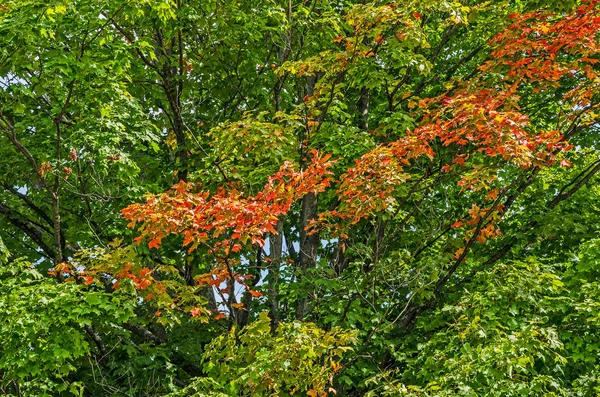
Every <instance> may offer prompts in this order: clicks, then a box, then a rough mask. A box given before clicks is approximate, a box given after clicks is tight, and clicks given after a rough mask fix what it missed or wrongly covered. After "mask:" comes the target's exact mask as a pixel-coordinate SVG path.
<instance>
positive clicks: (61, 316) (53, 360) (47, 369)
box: [0, 260, 134, 396]
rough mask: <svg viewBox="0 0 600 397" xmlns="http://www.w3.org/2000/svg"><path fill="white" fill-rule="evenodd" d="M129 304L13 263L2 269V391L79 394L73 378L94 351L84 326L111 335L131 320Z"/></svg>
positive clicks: (80, 387) (37, 393)
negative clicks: (121, 324)
mask: <svg viewBox="0 0 600 397" xmlns="http://www.w3.org/2000/svg"><path fill="white" fill-rule="evenodd" d="M133 310H134V307H133V305H132V304H131V303H129V302H128V300H126V299H123V298H121V297H119V296H116V295H112V294H107V293H105V292H101V291H86V289H85V288H83V287H82V286H81V285H78V284H76V283H74V282H68V283H59V282H57V281H56V280H54V279H50V278H47V277H44V275H42V274H41V273H40V272H39V271H38V270H37V269H36V268H35V267H34V266H32V265H31V264H30V263H28V262H25V261H22V260H16V261H13V262H11V263H9V264H5V265H2V267H1V268H0V318H2V319H3V320H2V323H1V324H0V340H1V342H0V350H1V351H2V355H1V356H0V374H2V376H1V379H0V380H1V382H2V383H1V385H2V386H1V387H2V390H3V393H7V394H9V393H12V394H14V395H22V393H23V394H25V395H28V396H55V395H57V393H62V392H67V391H70V392H72V393H74V394H76V395H79V394H80V393H81V390H82V387H83V385H82V384H81V383H80V382H78V381H76V380H73V378H72V377H71V375H72V374H73V373H74V372H76V371H77V370H78V369H79V368H80V367H81V365H82V363H83V362H85V361H87V360H88V358H89V357H90V355H91V354H92V351H93V350H94V349H93V348H92V347H91V346H90V342H89V340H88V337H87V335H86V327H88V329H91V328H89V327H91V326H92V325H94V326H97V327H99V328H100V329H102V330H106V331H107V332H110V330H111V328H112V327H113V326H114V325H113V324H120V323H123V322H125V321H127V320H129V319H130V318H132V317H133V315H134V313H133Z"/></svg>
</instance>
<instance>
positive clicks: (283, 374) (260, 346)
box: [173, 312, 356, 397]
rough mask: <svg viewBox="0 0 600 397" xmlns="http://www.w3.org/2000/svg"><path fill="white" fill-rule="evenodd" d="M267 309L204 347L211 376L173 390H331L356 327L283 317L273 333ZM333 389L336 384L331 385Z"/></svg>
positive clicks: (187, 392) (201, 392)
mask: <svg viewBox="0 0 600 397" xmlns="http://www.w3.org/2000/svg"><path fill="white" fill-rule="evenodd" d="M270 323H271V321H270V319H269V317H268V315H267V313H266V312H263V313H261V314H260V315H259V316H258V319H257V320H256V321H254V322H253V323H252V324H251V325H249V326H248V327H246V328H244V329H243V330H241V331H238V330H236V329H232V330H231V331H230V333H229V334H228V335H222V336H220V337H218V338H216V339H215V340H213V341H212V342H211V343H210V344H209V345H208V346H207V347H206V349H205V351H204V356H203V360H204V371H205V373H206V375H207V377H202V378H199V379H196V380H194V381H193V382H192V384H191V385H190V386H188V387H187V388H186V389H184V390H182V391H180V392H178V393H176V394H173V396H192V395H193V396H198V397H200V396H205V395H206V396H213V395H214V396H221V395H223V396H233V395H257V396H267V395H269V396H271V395H292V394H296V393H306V394H308V395H309V396H311V395H312V396H317V395H319V396H320V395H322V394H323V393H326V392H327V391H329V390H330V386H331V382H332V379H333V376H334V374H335V372H337V371H338V370H339V369H340V368H341V360H342V358H343V355H344V353H346V352H348V351H351V350H352V348H351V347H350V345H352V344H354V343H356V337H355V334H356V333H355V332H353V331H344V330H342V329H340V328H334V329H332V330H330V331H327V332H326V331H323V330H321V329H319V328H318V327H316V326H315V325H314V324H310V323H300V322H292V323H282V324H280V325H279V327H278V328H277V332H276V333H275V334H272V333H271V325H270ZM331 390H332V389H331Z"/></svg>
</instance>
